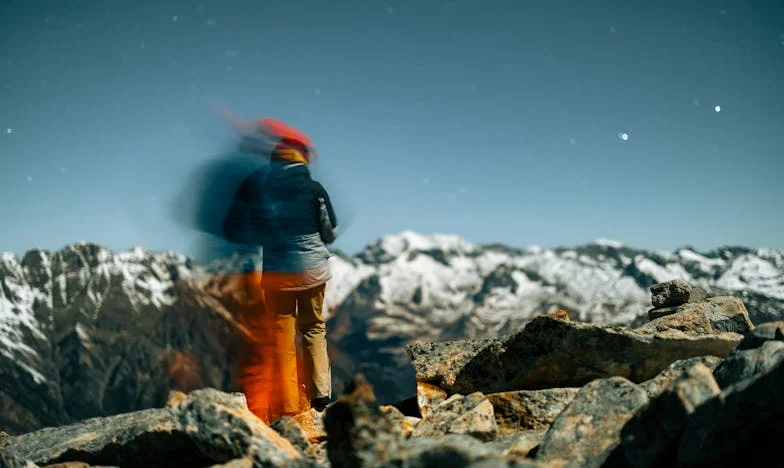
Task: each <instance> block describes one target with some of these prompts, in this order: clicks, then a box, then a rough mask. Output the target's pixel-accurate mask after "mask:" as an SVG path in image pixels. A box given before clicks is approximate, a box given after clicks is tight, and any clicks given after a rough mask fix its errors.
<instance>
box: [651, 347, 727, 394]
mask: <svg viewBox="0 0 784 468" xmlns="http://www.w3.org/2000/svg"><path fill="white" fill-rule="evenodd" d="M733 352H734V351H733ZM722 361H723V359H721V358H718V357H716V356H699V357H695V358H690V359H681V360H679V361H675V362H673V363H672V364H670V365H669V366H667V368H666V369H664V370H663V371H661V372H660V373H659V374H658V375H657V376H656V377H654V378H652V379H650V380H646V381H645V382H643V383H641V384H640V387H642V389H643V390H645V393H647V394H648V398H651V399H653V398H656V397H657V396H658V395H660V394H661V393H663V392H665V391H667V390H669V389H670V388H672V386H673V384H674V383H675V381H677V380H678V379H680V378H682V377H683V376H685V375H687V374H688V371H689V370H690V369H691V368H692V367H694V365H696V364H702V365H703V366H705V367H707V368H708V369H710V370H711V371H712V370H714V369H716V367H717V366H719V364H721V362H722Z"/></svg>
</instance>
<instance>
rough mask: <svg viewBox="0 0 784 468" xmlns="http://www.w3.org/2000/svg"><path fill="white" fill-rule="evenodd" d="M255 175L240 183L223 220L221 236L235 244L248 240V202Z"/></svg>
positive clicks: (247, 241)
mask: <svg viewBox="0 0 784 468" xmlns="http://www.w3.org/2000/svg"><path fill="white" fill-rule="evenodd" d="M255 184H256V181H255V177H253V176H251V177H248V178H246V179H245V180H244V181H243V182H242V184H241V185H240V187H239V189H238V190H237V193H236V194H235V196H234V200H233V201H232V204H231V207H230V208H229V212H228V213H227V215H226V219H225V220H224V222H223V236H224V237H225V238H226V239H227V240H228V241H229V242H234V243H235V244H248V243H251V242H250V236H251V234H252V233H251V228H252V227H253V228H255V227H256V226H255V224H256V223H257V221H256V223H254V226H251V225H250V224H251V216H250V213H249V209H250V203H251V201H252V198H253V193H254V191H255V189H256V187H255Z"/></svg>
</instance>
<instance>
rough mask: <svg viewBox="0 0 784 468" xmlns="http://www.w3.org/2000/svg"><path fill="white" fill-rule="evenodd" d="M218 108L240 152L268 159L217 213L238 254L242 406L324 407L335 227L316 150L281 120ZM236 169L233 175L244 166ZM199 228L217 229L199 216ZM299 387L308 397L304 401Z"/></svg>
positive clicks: (268, 409)
mask: <svg viewBox="0 0 784 468" xmlns="http://www.w3.org/2000/svg"><path fill="white" fill-rule="evenodd" d="M220 110H221V112H222V113H223V114H224V116H225V117H226V118H228V119H229V121H230V122H231V123H232V126H233V128H234V129H235V131H237V132H238V135H239V141H240V147H241V150H242V152H243V153H249V154H257V155H259V157H262V156H264V155H267V154H269V155H270V159H269V163H268V164H265V165H262V166H260V167H258V168H254V169H253V170H252V171H251V172H250V173H249V174H248V175H247V176H244V178H243V180H242V181H241V183H239V186H238V188H237V189H236V193H234V194H233V197H231V202H230V204H229V206H228V208H227V209H226V207H218V208H216V210H215V212H216V213H219V212H222V210H224V209H225V210H226V215H225V216H224V217H223V223H222V225H221V226H220V233H216V234H219V235H222V236H223V237H224V238H225V239H226V240H228V241H229V242H231V243H232V244H233V245H235V246H236V247H235V253H239V254H240V255H239V256H240V258H241V259H242V273H241V277H242V281H241V283H242V284H243V285H244V288H245V290H246V295H245V297H246V303H245V305H244V308H245V310H244V311H243V313H242V315H243V317H244V325H245V327H246V328H247V329H248V331H249V332H250V335H251V336H252V339H253V345H252V346H250V349H249V350H248V352H247V355H246V356H245V361H244V363H243V365H242V373H241V374H242V375H241V385H242V389H243V392H244V393H245V395H246V398H247V401H248V406H249V408H250V410H251V411H253V412H254V413H255V414H256V415H258V416H259V417H260V418H261V419H262V420H265V421H268V422H269V421H271V420H273V419H275V418H276V417H278V416H280V415H292V414H297V413H299V412H301V411H303V410H305V409H307V405H308V404H309V405H310V407H312V408H315V409H316V410H318V411H323V409H324V408H325V407H326V405H327V404H328V403H329V401H330V399H331V396H332V395H331V394H332V387H331V380H332V379H331V367H330V362H329V357H328V355H327V340H326V324H325V321H324V318H323V315H322V312H323V305H324V292H325V287H326V283H327V281H328V280H329V279H330V278H331V273H330V269H329V262H328V260H329V257H330V256H331V254H330V251H329V249H328V248H327V245H328V244H330V243H332V242H334V241H335V239H336V238H337V235H338V234H337V233H338V229H337V226H338V225H337V218H336V216H335V211H334V209H333V206H332V203H331V201H330V197H329V195H328V194H327V191H326V190H325V189H324V187H323V186H322V185H321V184H320V183H319V182H316V181H315V180H313V178H312V177H311V173H310V169H309V165H310V164H311V163H312V161H313V158H314V157H315V147H314V145H313V143H312V142H311V140H310V138H309V137H308V136H307V135H305V134H304V133H302V132H300V131H299V130H297V129H295V128H293V127H290V126H289V125H287V124H285V123H283V122H281V121H279V120H275V119H269V118H265V119H261V120H257V121H245V120H241V119H238V118H236V117H235V116H234V115H233V114H231V113H230V112H229V111H228V110H227V109H225V108H221V109H220ZM251 166H252V164H251ZM240 167H242V168H243V169H242V170H240V171H239V172H240V173H242V172H244V171H246V170H247V169H248V168H249V166H244V165H240ZM200 214H202V215H204V214H206V215H209V210H206V213H205V211H204V210H203V211H201V212H200ZM207 217H208V216H207ZM204 224H205V225H209V229H210V230H211V231H214V230H216V229H217V226H214V225H213V224H210V223H209V221H207V220H205V221H204ZM259 248H261V251H262V258H261V262H259V255H258V252H259ZM259 263H260V264H259ZM297 332H299V333H300V334H301V341H302V344H303V350H302V360H301V361H302V362H301V366H298V359H297V346H296V340H297ZM300 377H302V378H303V379H304V386H303V385H300V382H299V380H300ZM303 387H304V390H303ZM301 391H304V392H305V393H306V394H307V398H306V401H305V402H304V403H303V402H302V401H301V398H300V397H301Z"/></svg>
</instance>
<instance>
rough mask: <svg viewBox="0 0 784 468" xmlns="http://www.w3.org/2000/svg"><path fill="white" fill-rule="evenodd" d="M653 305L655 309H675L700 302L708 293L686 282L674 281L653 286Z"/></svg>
mask: <svg viewBox="0 0 784 468" xmlns="http://www.w3.org/2000/svg"><path fill="white" fill-rule="evenodd" d="M650 289H651V303H652V304H653V307H654V308H657V309H659V308H662V307H675V306H679V305H682V304H686V303H688V302H700V301H703V300H705V299H707V297H708V293H707V292H706V291H705V290H704V289H702V288H699V287H697V286H693V285H691V284H689V283H687V282H685V281H681V280H674V281H667V282H665V283H659V284H655V285H653V286H651V288H650Z"/></svg>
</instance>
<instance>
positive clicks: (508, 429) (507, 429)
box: [487, 388, 580, 435]
mask: <svg viewBox="0 0 784 468" xmlns="http://www.w3.org/2000/svg"><path fill="white" fill-rule="evenodd" d="M579 390H580V389H579V388H551V389H546V390H520V391H516V392H502V393H492V394H490V395H487V399H488V400H490V403H491V404H492V405H493V413H494V414H495V420H496V423H497V424H498V432H499V434H502V435H507V434H512V433H516V432H521V431H530V430H534V429H546V428H548V427H550V424H552V423H553V421H554V420H555V418H556V417H557V416H558V415H559V414H560V413H561V411H563V409H564V408H566V405H568V404H569V402H571V401H572V399H573V398H574V396H575V395H577V392H578V391H579Z"/></svg>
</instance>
